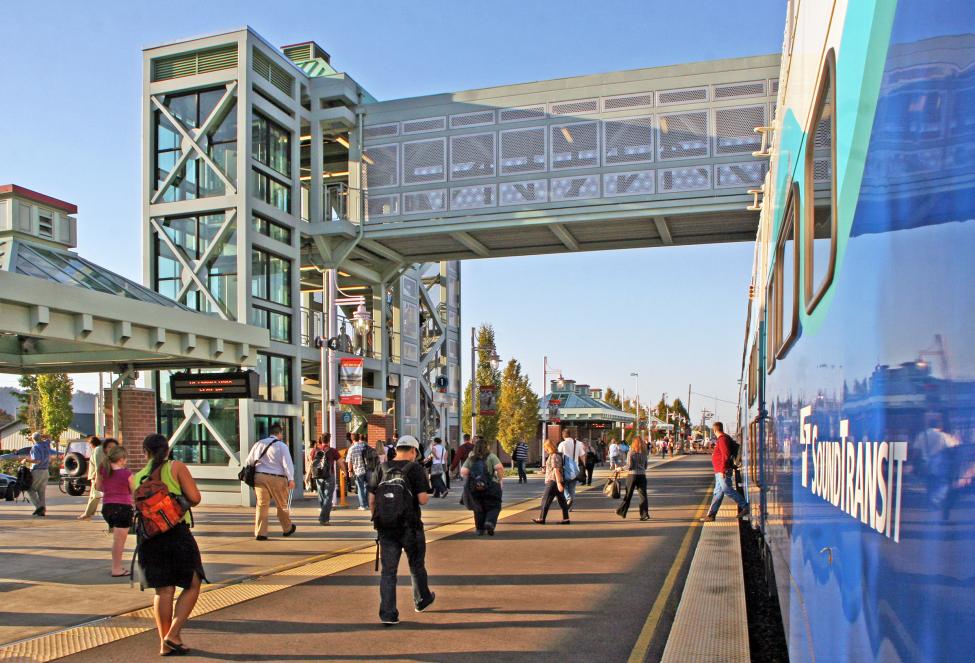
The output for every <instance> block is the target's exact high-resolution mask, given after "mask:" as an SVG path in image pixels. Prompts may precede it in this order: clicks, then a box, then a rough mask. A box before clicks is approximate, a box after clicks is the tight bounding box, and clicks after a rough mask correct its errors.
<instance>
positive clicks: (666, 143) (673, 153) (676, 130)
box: [657, 111, 709, 159]
mask: <svg viewBox="0 0 975 663" xmlns="http://www.w3.org/2000/svg"><path fill="white" fill-rule="evenodd" d="M657 118H658V119H657V122H658V126H659V132H660V140H659V143H658V146H657V156H658V157H659V158H661V159H690V158H694V157H706V156H708V152H709V149H708V143H709V140H708V112H707V111H693V112H690V113H672V114H669V115H658V116H657Z"/></svg>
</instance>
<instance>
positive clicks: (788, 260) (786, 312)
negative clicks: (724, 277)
mask: <svg viewBox="0 0 975 663" xmlns="http://www.w3.org/2000/svg"><path fill="white" fill-rule="evenodd" d="M786 214H787V215H788V216H787V221H786V223H787V224H788V226H787V228H786V229H785V232H786V236H785V243H784V244H783V245H782V255H781V265H782V281H781V283H782V287H781V288H780V289H779V292H780V293H781V302H782V308H781V311H782V316H781V319H782V327H781V329H782V334H781V335H780V336H779V340H780V342H785V341H786V340H788V338H789V336H790V334H791V333H792V320H793V315H794V314H795V310H796V297H795V285H796V278H795V248H796V247H795V232H794V224H793V223H792V221H791V219H792V208H791V206H790V209H789V210H788V211H787V212H786Z"/></svg>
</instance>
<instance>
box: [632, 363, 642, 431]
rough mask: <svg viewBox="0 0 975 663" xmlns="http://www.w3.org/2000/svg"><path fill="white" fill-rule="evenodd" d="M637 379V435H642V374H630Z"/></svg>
mask: <svg viewBox="0 0 975 663" xmlns="http://www.w3.org/2000/svg"><path fill="white" fill-rule="evenodd" d="M630 377H632V378H635V379H636V435H640V374H639V373H630Z"/></svg>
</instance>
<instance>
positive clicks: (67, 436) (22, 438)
mask: <svg viewBox="0 0 975 663" xmlns="http://www.w3.org/2000/svg"><path fill="white" fill-rule="evenodd" d="M23 429H24V422H22V421H19V420H16V419H15V420H14V421H11V422H10V423H8V424H6V425H4V426H2V427H0V450H3V451H16V450H17V449H22V448H23V447H27V446H30V444H31V441H30V437H29V436H28V435H25V434H24V433H22V432H21V431H22V430H23ZM94 432H95V415H94V414H93V413H91V412H80V413H75V414H74V416H72V417H71V425H70V426H68V430H66V431H64V433H62V434H61V443H62V444H64V443H66V442H71V441H72V440H77V439H78V438H81V437H87V436H88V435H92V434H94Z"/></svg>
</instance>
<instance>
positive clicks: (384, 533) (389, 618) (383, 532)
mask: <svg viewBox="0 0 975 663" xmlns="http://www.w3.org/2000/svg"><path fill="white" fill-rule="evenodd" d="M419 457H420V443H419V441H417V439H416V438H415V437H413V436H412V435H404V436H402V437H401V438H399V440H397V442H396V455H395V456H394V457H393V459H392V460H391V461H388V462H386V463H383V464H382V465H381V466H380V467H379V471H378V472H376V473H375V474H374V475H373V480H372V481H371V483H370V486H369V508H370V509H371V510H372V522H373V526H374V527H375V528H376V531H377V532H378V533H379V537H378V542H379V552H380V556H381V558H382V577H381V578H380V581H379V619H380V621H382V623H383V624H385V625H386V626H393V625H395V624H399V611H398V610H397V609H396V571H397V569H398V568H399V560H400V556H401V555H402V553H403V552H404V551H405V552H406V559H407V560H408V561H409V563H410V576H411V578H412V580H413V604H414V607H415V608H416V611H417V612H423V611H424V610H426V609H427V608H428V607H430V605H431V604H432V603H433V600H434V599H435V598H436V594H434V593H433V592H431V591H430V587H429V585H428V584H427V569H426V565H425V557H426V551H427V541H426V537H425V536H424V533H423V521H422V520H420V505H422V504H426V503H427V502H428V501H429V499H430V493H431V492H432V489H431V488H430V481H429V479H428V478H427V473H426V470H424V469H423V467H422V466H421V465H420V464H419V463H418V462H416V461H417V459H418V458H419Z"/></svg>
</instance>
